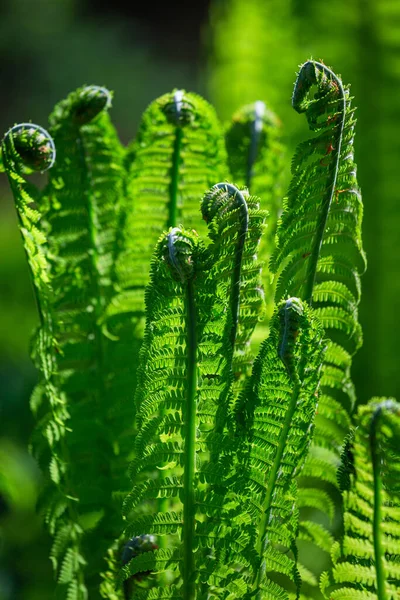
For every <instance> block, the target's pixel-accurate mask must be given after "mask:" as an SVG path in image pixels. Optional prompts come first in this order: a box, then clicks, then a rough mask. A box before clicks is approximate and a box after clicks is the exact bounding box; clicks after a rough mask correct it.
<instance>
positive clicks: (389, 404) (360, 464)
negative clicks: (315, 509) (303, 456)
mask: <svg viewBox="0 0 400 600" xmlns="http://www.w3.org/2000/svg"><path fill="white" fill-rule="evenodd" d="M355 425H356V428H355V429H354V430H353V432H352V435H351V436H350V437H349V439H348V442H347V444H346V447H345V450H344V453H343V457H342V468H341V471H340V480H339V482H340V485H341V489H342V490H343V500H344V535H343V538H342V540H341V541H340V543H337V542H336V543H335V544H334V545H333V547H332V559H333V563H334V566H333V569H332V573H331V576H329V575H328V574H326V573H325V574H324V576H323V577H322V578H321V589H322V591H323V592H324V593H325V595H326V597H329V598H331V599H332V600H344V599H347V598H352V599H353V598H354V599H355V600H356V599H359V600H378V599H379V600H395V599H398V598H400V591H399V590H400V565H399V556H400V483H399V482H400V468H399V464H400V460H399V458H400V456H399V454H400V447H399V439H400V405H399V404H398V403H397V402H395V401H394V400H391V399H389V400H388V399H384V398H373V399H372V400H371V402H370V403H369V404H368V405H365V406H360V408H359V410H358V414H357V418H356V422H355Z"/></svg>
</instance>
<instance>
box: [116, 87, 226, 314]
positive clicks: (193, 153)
mask: <svg viewBox="0 0 400 600" xmlns="http://www.w3.org/2000/svg"><path fill="white" fill-rule="evenodd" d="M128 159H129V160H128V163H129V172H130V174H129V183H128V194H129V197H130V198H132V199H133V201H132V205H131V206H130V207H129V211H128V212H127V216H126V223H125V228H124V230H125V234H124V245H123V252H122V253H121V256H120V258H119V260H118V263H117V271H118V280H119V284H120V287H121V290H122V291H123V294H122V296H121V298H120V299H119V300H118V301H119V302H120V304H122V303H124V304H126V305H127V309H128V308H129V307H130V308H131V310H132V311H136V312H137V311H139V312H143V309H144V304H143V294H144V287H145V285H146V284H147V281H148V268H149V266H150V259H151V256H152V252H153V249H154V245H155V243H156V241H157V239H158V238H159V236H160V235H161V233H162V232H163V231H165V230H167V229H168V228H169V227H176V226H177V225H179V224H181V223H184V225H185V227H187V228H194V229H195V230H196V231H197V232H198V233H204V232H205V225H204V223H202V221H201V217H200V214H199V202H200V199H201V197H202V195H203V194H204V192H205V191H206V190H207V189H208V188H209V187H210V186H211V185H213V184H214V183H216V182H217V181H221V180H223V179H225V178H226V177H227V175H228V168H227V164H226V152H225V147H224V141H223V136H222V130H221V126H220V124H219V122H218V119H217V117H216V114H215V111H214V109H213V108H212V107H211V106H210V105H209V104H208V103H207V102H206V101H205V100H203V99H202V98H201V97H199V96H197V95H196V94H192V93H187V92H185V91H183V90H175V91H174V92H172V93H169V94H165V95H164V96H161V98H159V99H157V100H155V101H154V102H153V103H152V104H151V105H150V106H149V107H148V108H147V110H146V111H145V112H144V114H143V117H142V121H141V124H140V127H139V132H138V135H137V137H136V139H135V140H134V142H133V143H132V145H131V149H130V151H129V153H128Z"/></svg>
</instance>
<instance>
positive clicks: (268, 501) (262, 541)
mask: <svg viewBox="0 0 400 600" xmlns="http://www.w3.org/2000/svg"><path fill="white" fill-rule="evenodd" d="M293 376H294V377H295V385H294V389H293V393H292V397H291V399H290V405H289V407H288V410H287V412H286V416H285V421H284V423H283V427H282V432H281V436H280V440H279V446H278V448H277V450H276V454H275V458H274V462H273V465H272V468H271V471H270V474H269V478H268V486H267V491H266V494H265V499H264V502H263V517H262V519H261V523H260V527H259V532H258V539H257V544H256V550H257V553H258V555H259V556H260V559H261V566H260V568H259V569H258V571H257V578H256V581H255V585H254V588H253V589H254V591H257V594H256V596H255V598H256V600H262V597H263V595H262V591H261V590H260V589H259V587H260V584H261V582H262V580H263V579H264V576H265V572H266V565H265V561H264V560H263V554H264V550H265V547H266V544H267V543H268V538H267V527H268V523H269V521H270V517H271V508H272V499H273V495H274V490H275V488H276V485H277V481H278V479H279V470H280V466H281V462H282V457H283V453H284V451H285V448H286V442H287V438H288V434H289V430H290V426H291V423H292V419H293V415H294V413H295V411H296V407H297V401H298V397H299V394H300V389H301V382H300V379H299V377H298V375H297V373H296V374H294V375H293Z"/></svg>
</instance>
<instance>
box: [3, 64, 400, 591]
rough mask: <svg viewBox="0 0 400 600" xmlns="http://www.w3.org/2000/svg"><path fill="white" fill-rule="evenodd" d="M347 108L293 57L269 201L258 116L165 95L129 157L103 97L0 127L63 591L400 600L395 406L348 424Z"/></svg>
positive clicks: (265, 137) (383, 404) (353, 266)
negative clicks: (301, 127)
mask: <svg viewBox="0 0 400 600" xmlns="http://www.w3.org/2000/svg"><path fill="white" fill-rule="evenodd" d="M351 101H352V98H351V96H350V93H349V88H348V87H347V86H345V85H344V84H343V83H342V81H341V79H340V77H339V76H337V75H335V73H334V72H333V71H332V70H330V69H329V68H328V67H326V66H325V65H324V64H322V63H319V62H315V61H312V60H310V61H307V62H305V63H304V64H303V65H302V66H301V68H300V70H299V73H298V76H297V79H296V82H295V87H294V92H293V97H292V105H293V108H294V109H295V110H296V111H297V112H298V113H304V114H305V116H306V118H307V122H308V125H309V128H310V130H311V131H312V135H311V137H310V139H309V140H307V141H305V142H303V143H301V144H300V145H299V147H298V149H297V151H296V153H295V156H294V157H293V160H292V180H291V183H290V187H289V190H288V192H287V194H286V196H285V197H284V199H283V203H282V202H281V199H282V189H281V187H282V186H281V172H282V166H283V164H284V158H283V148H282V144H281V142H280V122H279V120H278V119H277V118H276V116H275V115H274V114H273V113H272V112H271V111H270V110H269V109H268V108H267V106H266V104H265V103H264V102H262V101H256V102H255V103H254V104H251V105H247V106H245V107H243V108H242V109H240V110H239V111H238V112H237V113H236V114H235V115H234V116H233V118H232V121H231V122H230V123H229V124H228V125H227V126H226V127H225V128H223V127H221V125H220V124H219V122H218V119H217V116H216V114H215V111H214V110H213V108H212V107H211V106H210V105H209V104H208V103H207V102H206V101H205V100H203V99H202V98H200V97H199V96H197V95H195V94H192V93H187V92H185V91H182V90H174V91H173V92H172V93H169V94H166V95H164V96H162V97H161V98H159V99H157V100H156V101H154V102H153V103H152V104H151V105H150V106H149V107H148V108H147V109H146V111H145V112H144V114H143V117H142V121H141V124H140V127H139V131H138V134H137V137H136V139H135V140H134V141H133V142H132V143H131V144H130V145H129V146H128V147H127V148H125V147H123V146H122V145H121V144H120V142H119V139H118V137H117V134H116V131H115V129H114V127H113V126H112V124H111V121H110V118H109V114H108V113H109V109H110V106H111V94H110V92H109V91H108V90H107V89H105V88H102V87H97V86H86V87H83V88H80V89H78V90H76V91H75V92H73V93H72V94H70V95H69V96H68V98H66V100H63V101H62V102H60V103H59V104H58V105H57V106H56V107H55V109H54V111H53V113H52V114H51V116H50V118H49V126H48V129H43V128H42V127H39V126H37V125H34V124H31V123H22V124H19V125H15V126H14V127H12V128H11V129H10V130H9V131H8V132H7V133H6V134H5V136H4V138H3V141H2V146H1V159H2V168H3V169H4V171H5V172H6V174H7V176H8V179H9V183H10V186H11V189H12V192H13V196H14V199H15V206H16V210H17V215H18V221H19V226H20V231H21V235H22V239H23V243H24V248H25V252H26V257H27V261H28V263H29V267H30V273H31V276H32V282H33V288H34V292H35V296H36V300H37V307H38V313H39V326H38V328H37V331H36V333H35V335H34V339H33V344H32V347H33V353H32V354H33V360H34V362H35V364H36V366H37V369H38V373H39V378H38V383H37V385H36V387H35V389H34V391H33V394H32V400H31V406H32V411H33V413H34V415H35V418H36V427H35V431H34V435H33V437H32V440H31V449H32V453H33V455H34V456H35V457H36V459H37V461H38V462H39V464H40V466H41V469H42V471H43V474H44V481H45V485H44V486H43V490H42V492H41V498H40V503H39V510H40V511H41V513H42V514H43V518H44V521H45V523H46V525H47V527H48V530H49V531H50V534H51V535H52V537H53V545H52V549H51V555H50V558H51V561H52V563H53V567H54V571H55V576H56V584H55V586H56V591H55V597H56V598H57V599H63V600H97V599H99V598H108V599H109V600H122V599H125V600H131V599H132V600H133V599H137V600H156V599H160V600H161V599H170V600H178V599H181V600H212V599H213V600H236V599H238V600H239V599H242V600H292V599H293V600H294V599H303V600H305V599H314V600H317V599H320V598H323V597H325V598H329V599H330V600H399V599H400V443H399V440H400V405H399V404H398V403H396V401H395V400H393V399H386V398H373V399H372V400H371V401H370V402H369V403H368V404H364V405H360V406H359V407H358V409H356V397H355V391H354V386H353V384H352V381H351V375H350V369H351V361H352V356H353V355H354V353H355V352H356V351H357V349H358V348H359V347H360V345H361V343H362V332H361V328H360V325H359V322H358V314H357V311H358V305H359V301H360V293H361V286H360V277H361V275H362V273H363V272H364V270H365V267H366V260H365V255H364V252H363V249H362V244H361V221H362V212H363V206H362V201H361V195H360V190H359V188H358V185H357V179H356V165H355V163H354V156H353V139H354V132H355V124H356V120H355V115H354V108H353V107H352V103H351ZM33 171H40V172H42V171H47V175H48V180H47V184H46V185H45V186H44V188H43V189H42V190H40V191H39V190H38V189H37V188H36V187H35V186H34V185H33V184H32V183H31V181H30V180H29V174H31V173H32V172H33ZM231 182H233V183H231ZM321 571H322V572H321Z"/></svg>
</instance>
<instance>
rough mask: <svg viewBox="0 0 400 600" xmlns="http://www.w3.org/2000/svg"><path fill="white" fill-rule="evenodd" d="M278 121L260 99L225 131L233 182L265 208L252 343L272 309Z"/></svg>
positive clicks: (279, 174)
mask: <svg viewBox="0 0 400 600" xmlns="http://www.w3.org/2000/svg"><path fill="white" fill-rule="evenodd" d="M280 125H281V124H280V121H279V120H278V118H277V117H276V115H275V114H274V113H273V112H271V111H270V110H269V109H268V108H267V107H266V105H265V103H264V102H261V101H258V102H255V103H253V104H249V105H246V106H244V107H243V108H241V109H240V110H239V111H238V112H236V113H235V114H234V115H233V117H232V122H231V123H230V125H229V127H228V128H227V131H226V136H225V139H226V147H227V152H228V164H229V168H230V171H231V174H232V177H233V180H234V181H235V182H236V184H237V185H246V187H247V188H248V190H249V192H250V193H251V194H254V195H256V196H258V197H259V198H260V204H261V207H262V208H263V209H265V210H267V211H268V213H269V219H268V227H267V231H266V232H265V234H264V235H263V237H262V239H261V244H260V251H259V253H260V258H261V260H263V261H264V263H265V268H264V270H263V285H264V288H265V292H266V305H267V315H266V316H265V318H264V320H263V323H262V324H261V323H260V325H259V327H257V330H256V332H255V335H254V336H253V339H252V342H253V344H255V345H256V346H257V345H258V344H259V343H260V342H261V341H262V340H263V339H265V337H267V335H268V329H267V324H268V319H269V318H270V317H271V315H272V311H273V296H274V288H273V285H272V281H271V276H270V274H269V272H268V267H267V265H268V262H269V259H270V256H271V253H272V251H273V248H274V246H275V233H276V225H277V221H278V215H279V214H280V211H281V199H282V193H281V192H282V190H281V183H282V169H283V146H282V144H281V142H280V135H281V131H280Z"/></svg>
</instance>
